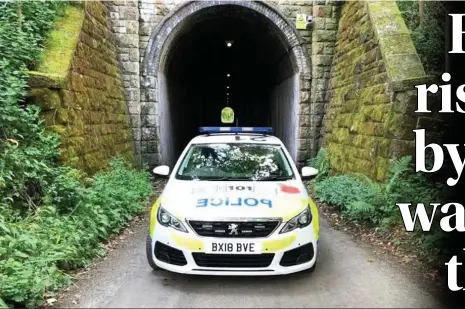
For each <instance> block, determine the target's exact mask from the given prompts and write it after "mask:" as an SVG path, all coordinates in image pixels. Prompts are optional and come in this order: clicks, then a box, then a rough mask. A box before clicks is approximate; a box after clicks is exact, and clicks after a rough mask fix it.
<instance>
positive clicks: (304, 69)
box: [140, 0, 315, 161]
mask: <svg viewBox="0 0 465 309" xmlns="http://www.w3.org/2000/svg"><path fill="white" fill-rule="evenodd" d="M225 5H229V6H239V7H243V8H248V9H251V10H252V11H254V12H255V13H258V14H260V15H262V17H265V18H266V20H268V21H269V22H270V23H271V24H272V25H274V27H275V30H276V32H277V33H278V34H279V35H280V36H281V39H282V40H283V41H284V42H285V43H286V45H287V48H288V49H287V52H288V53H289V54H290V59H291V63H292V66H293V69H294V72H295V73H296V74H298V76H299V88H300V92H299V96H300V98H299V105H301V108H300V110H302V105H307V108H306V110H307V111H310V114H308V113H307V114H304V113H301V112H299V122H302V121H305V122H306V123H309V127H310V132H307V133H310V135H311V132H312V131H314V129H315V128H314V127H315V125H314V124H313V122H314V121H313V117H311V116H310V115H311V114H312V104H310V100H309V98H308V96H307V98H305V96H303V95H302V94H301V93H302V92H303V91H305V92H308V91H310V89H309V86H308V85H309V84H311V83H310V80H311V78H312V76H311V75H312V70H311V63H310V57H309V55H308V52H307V49H306V48H305V47H304V46H303V44H304V42H303V40H302V38H301V37H300V35H299V33H298V31H297V29H296V28H295V26H294V25H293V23H292V22H291V21H290V20H289V19H287V18H286V17H285V16H284V14H283V13H282V12H280V11H279V9H278V8H276V7H275V6H274V5H272V4H270V3H266V2H264V1H227V0H222V1H186V2H183V3H181V4H179V5H178V6H177V7H175V8H174V9H173V10H172V11H171V12H170V13H168V14H167V15H166V16H165V17H164V18H163V19H162V20H161V21H160V22H159V23H158V25H157V26H156V27H155V28H154V29H153V30H152V32H151V35H150V38H149V40H148V43H147V47H146V49H145V53H144V59H143V61H142V63H141V64H142V67H141V85H140V86H141V99H142V100H141V101H143V102H144V104H148V105H150V104H152V103H153V104H155V103H156V102H158V87H157V86H158V85H157V84H158V72H160V71H161V70H163V69H164V65H165V61H166V58H167V54H168V53H169V51H170V45H171V43H172V42H173V40H174V38H176V36H177V34H178V33H180V31H181V30H182V28H183V26H184V25H183V24H182V22H183V21H184V20H185V19H186V18H188V17H191V16H194V15H195V14H196V13H199V12H200V11H202V10H205V9H208V8H213V7H216V6H225ZM304 109H305V108H304ZM306 118H308V119H306ZM298 131H300V130H298ZM158 134H159V132H158ZM158 134H157V135H158ZM301 135H302V134H301V132H298V139H299V144H298V146H297V150H298V152H299V153H302V152H305V155H308V150H310V149H313V148H314V146H315V145H312V143H314V142H313V140H311V139H310V138H308V137H303V136H301ZM296 159H298V158H296ZM298 161H302V158H301V159H300V160H298Z"/></svg>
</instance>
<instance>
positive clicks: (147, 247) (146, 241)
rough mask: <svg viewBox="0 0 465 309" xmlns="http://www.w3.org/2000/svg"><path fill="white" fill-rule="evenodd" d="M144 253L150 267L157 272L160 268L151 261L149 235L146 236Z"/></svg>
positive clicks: (151, 251)
mask: <svg viewBox="0 0 465 309" xmlns="http://www.w3.org/2000/svg"><path fill="white" fill-rule="evenodd" d="M145 253H146V254H147V262H148V263H149V265H150V267H152V269H153V270H159V269H160V267H158V266H157V264H155V261H154V260H153V249H152V239H151V238H150V236H149V235H147V238H146V240H145Z"/></svg>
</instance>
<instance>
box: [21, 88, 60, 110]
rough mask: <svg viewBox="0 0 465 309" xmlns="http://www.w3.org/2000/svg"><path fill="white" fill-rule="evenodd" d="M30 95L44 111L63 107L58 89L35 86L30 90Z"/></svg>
mask: <svg viewBox="0 0 465 309" xmlns="http://www.w3.org/2000/svg"><path fill="white" fill-rule="evenodd" d="M28 96H30V97H31V98H32V99H31V101H32V102H33V103H34V104H35V105H37V106H39V107H40V108H41V109H42V110H43V111H47V110H51V109H57V108H60V107H61V99H60V95H59V94H58V92H57V91H55V90H52V89H48V88H33V89H31V90H30V91H29V93H28Z"/></svg>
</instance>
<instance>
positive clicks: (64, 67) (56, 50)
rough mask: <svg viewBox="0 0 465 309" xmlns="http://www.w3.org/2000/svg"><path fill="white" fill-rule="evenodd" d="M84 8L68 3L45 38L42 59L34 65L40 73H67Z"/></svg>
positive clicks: (63, 74) (60, 74)
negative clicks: (62, 15)
mask: <svg viewBox="0 0 465 309" xmlns="http://www.w3.org/2000/svg"><path fill="white" fill-rule="evenodd" d="M83 20H84V10H83V9H82V8H79V7H76V6H71V5H68V6H67V7H66V10H65V15H64V17H63V18H61V19H60V20H59V21H58V22H57V23H56V26H55V29H54V30H52V31H51V32H50V33H49V35H48V37H47V40H46V43H45V48H44V51H43V55H42V59H41V61H40V62H39V64H38V65H37V67H36V69H35V70H36V71H38V72H41V73H48V74H56V75H58V76H66V75H68V71H69V68H70V65H71V60H72V57H73V54H74V51H75V49H76V44H77V42H78V40H79V34H80V32H81V26H82V22H83Z"/></svg>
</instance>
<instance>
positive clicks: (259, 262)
mask: <svg viewBox="0 0 465 309" xmlns="http://www.w3.org/2000/svg"><path fill="white" fill-rule="evenodd" d="M283 226H284V223H283V224H281V225H280V227H279V228H278V229H276V231H275V232H274V233H272V234H271V235H270V236H268V237H266V238H234V239H231V238H220V237H201V236H199V235H197V234H196V233H195V232H194V231H193V230H192V229H190V228H188V230H189V233H183V232H179V231H177V230H174V229H172V228H168V227H164V226H161V225H160V224H157V226H156V228H155V229H154V231H153V235H151V248H152V250H151V252H152V259H153V261H154V262H155V264H156V265H157V266H158V267H160V268H163V269H165V270H168V271H172V272H176V273H182V274H195V275H218V276H227V275H234V276H270V275H284V274H290V273H295V272H300V271H303V270H307V269H310V268H312V267H313V266H314V265H315V263H316V260H317V254H318V239H317V237H316V235H315V229H314V227H313V222H312V223H311V224H310V225H309V226H307V227H305V228H303V229H297V230H294V231H291V232H289V233H285V234H279V231H280V230H281V228H282V227H283ZM208 241H217V242H225V243H230V242H235V241H246V242H247V241H251V242H255V243H256V244H257V245H259V246H261V253H260V254H218V253H217V254H213V253H205V252H206V250H205V249H206V244H207V243H208Z"/></svg>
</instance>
